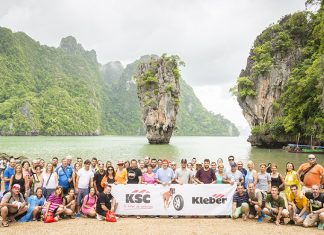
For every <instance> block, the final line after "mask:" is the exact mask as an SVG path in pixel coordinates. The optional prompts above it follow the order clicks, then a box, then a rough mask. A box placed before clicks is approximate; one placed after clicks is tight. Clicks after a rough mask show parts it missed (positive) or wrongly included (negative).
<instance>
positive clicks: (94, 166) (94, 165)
mask: <svg viewBox="0 0 324 235" xmlns="http://www.w3.org/2000/svg"><path fill="white" fill-rule="evenodd" d="M97 164H98V159H97V158H96V157H93V158H92V159H91V171H92V172H93V174H94V173H96V171H97V170H98V168H97Z"/></svg>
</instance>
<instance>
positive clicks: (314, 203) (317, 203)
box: [305, 192, 324, 211]
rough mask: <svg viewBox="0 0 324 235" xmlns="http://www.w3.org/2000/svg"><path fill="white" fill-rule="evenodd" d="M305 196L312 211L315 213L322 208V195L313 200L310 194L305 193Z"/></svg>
mask: <svg viewBox="0 0 324 235" xmlns="http://www.w3.org/2000/svg"><path fill="white" fill-rule="evenodd" d="M305 196H306V197H307V199H308V200H309V204H310V206H311V207H312V211H317V210H320V209H322V208H323V207H324V193H320V194H319V195H318V197H317V198H314V195H313V194H312V193H311V192H307V193H305Z"/></svg>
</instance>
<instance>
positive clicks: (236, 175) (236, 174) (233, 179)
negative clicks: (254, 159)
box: [223, 162, 244, 185]
mask: <svg viewBox="0 0 324 235" xmlns="http://www.w3.org/2000/svg"><path fill="white" fill-rule="evenodd" d="M223 183H224V184H231V185H233V184H239V183H242V184H243V183H244V178H243V175H242V172H240V171H239V170H237V164H236V163H235V162H231V170H229V171H226V172H225V175H224V176H223Z"/></svg>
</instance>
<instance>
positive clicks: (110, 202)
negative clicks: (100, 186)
mask: <svg viewBox="0 0 324 235" xmlns="http://www.w3.org/2000/svg"><path fill="white" fill-rule="evenodd" d="M116 208H117V203H116V200H115V198H114V197H113V195H112V194H111V186H110V185H107V186H106V187H104V191H103V192H102V193H100V194H99V197H98V201H97V203H96V213H97V219H98V220H105V218H106V214H107V212H109V211H112V212H115V211H116Z"/></svg>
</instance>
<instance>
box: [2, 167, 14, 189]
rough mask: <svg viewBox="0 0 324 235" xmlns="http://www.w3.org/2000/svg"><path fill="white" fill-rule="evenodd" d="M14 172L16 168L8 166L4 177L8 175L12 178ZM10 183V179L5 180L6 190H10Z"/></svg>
mask: <svg viewBox="0 0 324 235" xmlns="http://www.w3.org/2000/svg"><path fill="white" fill-rule="evenodd" d="M14 174H15V169H14V168H12V167H10V166H8V167H7V168H6V170H5V171H4V173H3V178H4V177H7V178H8V179H10V178H11V176H13V175H14ZM9 183H10V182H9V181H7V182H5V191H8V190H9Z"/></svg>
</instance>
